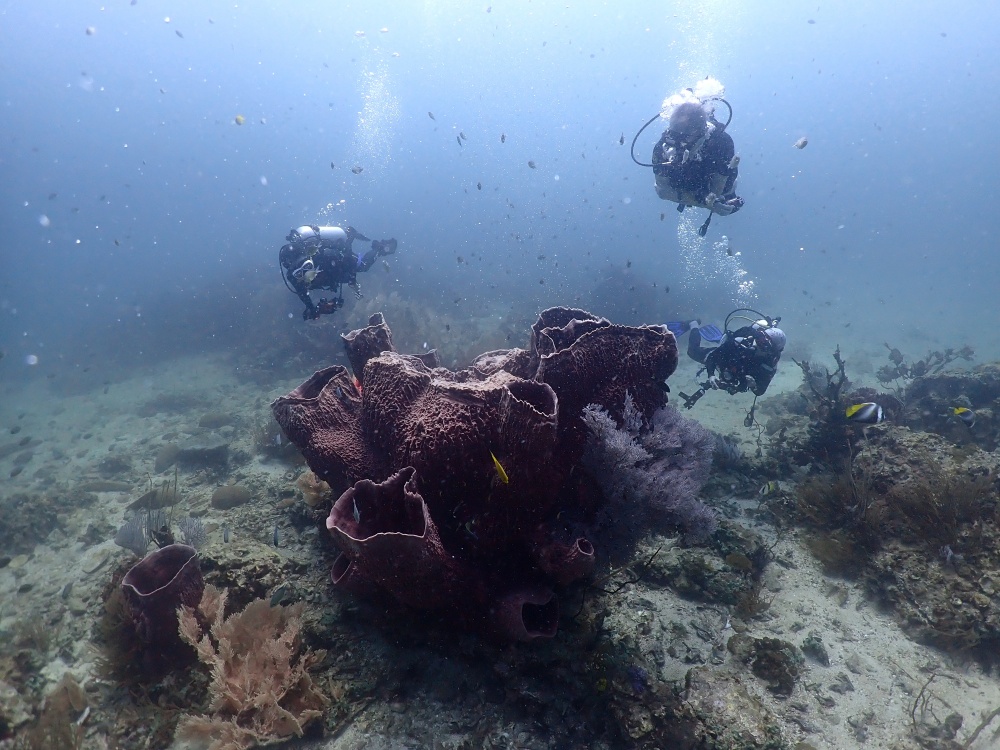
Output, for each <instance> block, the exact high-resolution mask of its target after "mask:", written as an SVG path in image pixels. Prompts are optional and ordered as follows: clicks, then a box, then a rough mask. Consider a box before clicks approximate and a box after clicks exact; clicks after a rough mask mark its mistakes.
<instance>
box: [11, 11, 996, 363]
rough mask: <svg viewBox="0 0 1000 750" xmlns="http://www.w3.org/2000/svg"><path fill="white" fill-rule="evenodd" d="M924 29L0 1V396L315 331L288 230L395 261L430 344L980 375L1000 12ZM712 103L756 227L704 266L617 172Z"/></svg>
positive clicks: (921, 17) (925, 16) (708, 249)
mask: <svg viewBox="0 0 1000 750" xmlns="http://www.w3.org/2000/svg"><path fill="white" fill-rule="evenodd" d="M943 8H944V6H943V5H942V4H941V3H940V2H931V1H926V2H910V3H906V4H905V5H895V4H882V5H878V4H876V5H875V6H872V5H871V4H868V3H861V2H856V3H838V4H836V5H833V4H813V3H786V2H771V3H754V4H753V6H752V7H751V6H749V5H747V4H745V3H740V2H735V1H733V2H723V1H716V0H706V2H676V3H668V2H663V3H659V2H657V3H653V2H648V3H647V2H630V3H611V2H607V3H598V2H569V3H563V2H560V3H546V2H494V3H492V4H491V3H490V2H489V0H485V1H484V2H479V3H465V2H424V3H401V2H381V3H379V2H357V3H348V2H337V3H318V2H317V3H305V2H296V3H264V2H253V3H246V4H243V3H215V2H197V3H196V2H169V3H163V2H148V1H146V0H137V1H136V2H134V3H131V4H130V3H129V2H128V1H127V0H123V1H120V2H112V3H107V4H100V3H87V2H84V3H65V2H56V1H55V0H41V1H39V2H31V3H28V2H16V1H11V2H7V3H6V4H5V6H4V7H3V8H2V10H0V29H2V31H3V38H4V44H3V45H2V51H0V64H2V83H0V87H2V97H0V101H2V106H3V113H4V116H3V119H2V122H0V132H2V136H3V142H4V148H3V155H2V157H0V158H2V160H3V173H4V180H3V184H2V186H0V199H2V200H0V211H2V226H3V227H4V237H3V240H2V245H0V247H2V257H3V266H4V273H3V280H2V288H0V297H2V310H0V336H2V342H3V343H2V346H3V350H4V352H5V355H6V356H5V358H4V360H3V361H2V363H0V368H2V369H3V371H4V374H3V377H4V378H5V379H8V380H9V379H13V378H26V377H37V376H38V373H40V372H41V371H42V370H43V369H45V368H47V367H48V368H51V367H63V368H65V367H73V366H77V365H78V364H79V362H80V361H82V359H81V358H83V357H86V356H88V354H89V355H90V356H91V357H92V358H94V359H96V360H98V361H111V360H113V361H114V362H115V366H116V367H117V368H122V367H127V366H128V365H129V363H130V362H132V361H140V360H142V359H143V358H149V357H151V356H154V352H156V351H159V352H176V351H181V352H183V351H185V350H187V349H190V350H198V349H204V348H212V347H227V346H231V345H234V344H238V343H239V340H240V339H241V338H246V337H247V335H249V334H250V333H252V330H253V327H252V324H251V322H250V321H253V320H258V319H262V318H268V319H275V318H284V319H285V320H286V321H287V322H286V323H285V324H283V325H285V327H286V328H287V329H294V328H301V327H302V326H303V325H308V324H304V323H303V322H302V320H301V319H299V317H298V314H299V312H300V309H301V308H300V306H299V303H298V301H297V300H296V299H295V297H294V296H293V295H291V294H289V293H288V292H287V291H286V290H285V289H284V288H283V286H282V282H281V277H280V275H279V272H278V267H277V260H276V256H277V250H278V248H279V247H280V246H281V244H283V241H284V236H285V234H286V233H287V232H288V230H289V228H291V227H294V226H298V225H301V224H304V223H320V224H323V223H330V224H339V223H344V224H348V223H349V224H351V225H353V226H355V227H357V228H359V230H360V231H362V232H364V233H366V234H368V235H369V236H372V237H390V236H391V237H396V238H397V239H398V240H399V243H400V244H399V252H398V253H397V255H396V256H395V257H394V258H392V259H391V260H392V264H391V268H390V269H389V270H388V272H386V270H385V269H383V268H381V267H376V268H374V269H372V271H371V272H369V274H368V275H367V277H365V276H362V277H361V279H360V280H361V282H362V287H363V288H364V290H365V292H366V294H367V295H369V296H370V295H372V294H376V293H378V292H382V293H385V294H389V293H391V292H392V291H396V292H397V293H398V295H400V296H402V297H403V298H406V299H407V300H410V301H413V302H416V303H424V304H426V305H427V306H429V307H430V308H432V309H433V308H437V307H440V308H442V309H443V311H444V312H447V313H448V314H449V315H457V316H476V315H484V314H492V312H493V311H499V312H498V313H497V314H501V313H506V312H508V311H510V310H518V311H523V313H524V315H525V316H526V317H527V318H532V317H533V315H534V314H535V312H537V310H538V309H542V308H544V307H548V306H551V305H557V304H566V305H577V306H585V307H588V308H589V309H591V310H592V311H593V312H595V313H598V314H603V315H607V316H608V317H611V318H612V319H615V320H618V321H619V322H628V323H636V322H650V323H653V322H660V323H662V322H664V321H665V320H666V319H670V318H673V317H677V318H678V319H681V318H688V317H696V316H700V317H703V318H705V319H711V320H716V321H717V322H721V317H722V316H724V315H725V313H726V312H727V311H728V309H730V308H731V307H732V306H734V305H735V304H737V303H741V304H747V303H751V304H752V306H754V307H759V308H760V309H761V310H762V311H763V312H765V313H767V314H770V315H781V316H782V317H783V327H784V328H785V329H786V331H787V333H788V335H789V337H790V339H791V341H792V342H793V343H794V344H795V345H796V346H799V347H805V350H813V349H815V350H816V351H817V352H818V353H821V354H823V355H826V354H828V353H829V352H830V351H831V350H832V348H833V346H834V345H835V344H837V343H839V344H840V345H841V346H843V347H844V348H845V350H847V351H849V352H852V353H854V352H856V351H857V352H864V351H870V352H871V353H872V356H876V355H878V356H881V353H884V349H882V341H883V340H890V341H891V342H892V343H893V345H901V346H903V345H905V346H906V347H909V348H910V349H913V350H914V352H913V353H914V354H918V353H922V351H923V349H924V348H925V347H932V346H937V345H939V344H940V345H952V344H963V343H971V344H973V345H975V347H976V349H977V351H979V352H980V353H981V354H995V353H996V352H997V350H998V349H1000V336H998V334H997V332H996V329H995V326H992V325H990V323H991V322H992V320H991V317H990V315H989V313H990V311H991V310H993V309H994V308H995V290H996V284H997V281H998V280H1000V259H998V256H997V253H996V252H994V245H995V243H996V237H997V235H998V226H997V225H998V221H1000V219H998V218H997V213H996V212H995V211H992V210H991V208H990V201H991V199H992V196H993V195H995V194H996V193H997V177H996V174H995V163H994V161H995V160H994V159H993V158H992V151H991V148H992V145H991V144H992V143H993V142H994V140H995V131H994V125H995V123H996V121H997V115H998V113H997V107H998V105H997V102H996V101H995V98H993V97H992V96H990V94H989V92H991V91H992V90H993V89H995V86H996V82H997V80H998V73H1000V70H998V68H1000V62H998V55H997V52H996V41H995V39H994V38H993V35H992V34H991V29H993V28H995V26H996V21H997V16H998V14H1000V13H998V10H997V9H996V6H995V5H993V4H991V3H987V2H973V3H965V4H960V5H953V6H949V7H948V8H947V11H946V12H945V11H944V9H943ZM709 75H710V76H714V77H716V78H718V79H719V80H720V81H721V82H722V83H723V84H724V85H725V87H726V98H727V100H728V101H729V102H730V103H731V104H732V107H733V110H734V116H733V120H732V124H731V125H730V127H729V132H730V133H731V134H732V136H733V138H734V139H735V142H736V150H737V153H738V154H740V155H741V157H742V163H741V169H740V179H739V183H738V186H737V187H738V192H739V193H740V194H741V195H743V197H744V198H745V200H746V206H745V207H744V208H743V210H742V211H740V212H739V213H738V214H736V215H733V216H731V217H716V218H715V221H714V222H713V224H712V226H711V228H710V230H709V233H708V235H707V237H706V238H705V239H704V240H701V239H700V238H698V237H697V235H695V234H694V233H693V228H695V227H697V225H698V224H700V223H701V221H702V217H701V216H700V215H698V214H703V213H704V212H703V211H698V210H697V209H693V210H689V211H688V212H686V214H684V215H683V216H679V215H678V214H677V213H676V211H675V210H674V209H675V208H676V206H675V205H674V204H672V203H666V202H663V201H660V200H658V199H657V197H656V194H655V192H654V191H653V186H652V182H653V181H652V175H651V173H650V170H648V169H643V168H640V167H638V166H636V165H635V164H633V162H632V160H631V159H630V157H629V145H630V143H631V140H632V137H633V136H634V134H635V132H636V131H637V130H638V128H639V127H640V126H641V125H642V123H643V122H645V121H646V120H647V119H648V118H649V117H650V116H652V115H654V114H655V113H656V112H657V110H658V108H659V106H660V103H661V102H662V101H663V99H664V98H665V97H666V96H668V95H669V94H671V93H673V92H675V91H677V90H679V89H680V88H683V87H685V86H691V85H693V84H694V83H695V82H696V81H697V80H699V79H701V78H704V77H705V76H709ZM429 113H433V119H432V118H431V117H430V116H429ZM237 117H239V121H240V122H242V124H237ZM661 129H662V127H661V125H660V124H659V123H654V125H653V126H651V127H650V128H649V129H647V130H646V132H645V133H643V134H642V136H640V138H639V141H638V143H637V144H636V155H637V156H638V158H639V159H640V160H641V161H647V160H648V158H649V155H650V152H651V149H652V146H653V144H654V143H655V141H656V138H657V137H658V135H659V131H660V130H661ZM459 133H462V134H464V135H465V136H466V138H467V140H464V141H462V142H461V143H459V142H458V135H459ZM501 136H503V141H504V142H501ZM622 137H624V145H622V144H620V139H621V138H622ZM801 137H807V138H808V146H807V147H806V148H804V149H801V150H800V149H796V148H794V147H793V144H794V143H795V142H796V140H798V139H799V138H801ZM529 162H530V163H531V164H533V165H534V168H532V167H530V166H529ZM352 167H361V168H362V169H363V171H361V172H360V173H358V174H354V173H353V172H352ZM480 186H481V187H480ZM661 214H665V216H664V217H662V218H661ZM679 222H680V223H679ZM723 235H725V236H726V237H728V241H729V243H730V245H731V247H732V248H733V249H734V250H735V251H736V253H734V254H733V255H727V254H726V253H725V252H724V248H723V251H722V252H721V253H720V249H719V246H718V243H719V241H720V238H721V237H722V236H723ZM654 283H655V284H656V286H655V287H653V284H654ZM667 289H669V291H667ZM352 304H353V300H349V301H348V304H347V308H346V309H345V310H344V311H343V312H341V313H338V314H337V315H336V316H333V318H334V321H335V324H336V325H337V326H339V329H340V330H349V329H350V328H351V327H353V326H352V325H351V323H352V322H353V321H351V320H350V311H351V307H352ZM289 315H290V316H291V317H290V318H289ZM313 325H315V324H313ZM845 326H849V328H847V329H846V330H845ZM289 335H294V334H293V333H292V332H291V331H289ZM433 343H434V342H433V341H432V342H431V344H432V345H433ZM518 343H522V342H518ZM28 357H37V362H38V364H37V365H35V366H34V367H31V366H27V365H26V364H25V362H26V361H28V360H26V358H28ZM30 361H35V360H34V359H32V360H30ZM463 364H464V363H463Z"/></svg>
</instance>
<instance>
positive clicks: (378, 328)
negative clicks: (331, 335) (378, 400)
mask: <svg viewBox="0 0 1000 750" xmlns="http://www.w3.org/2000/svg"><path fill="white" fill-rule="evenodd" d="M340 338H341V339H343V341H344V348H345V349H346V350H347V359H348V361H349V362H350V363H351V369H352V370H353V371H354V375H355V376H356V377H357V379H358V381H360V382H364V372H365V365H366V364H367V363H368V360H369V359H371V358H372V357H377V356H378V355H379V354H381V353H382V352H394V351H396V347H394V346H393V345H392V331H390V330H389V326H387V325H386V324H385V318H383V317H382V313H375V314H373V315H372V316H371V317H369V318H368V325H367V326H365V327H364V328H359V329H358V330H356V331H351V332H350V333H343V334H341V335H340Z"/></svg>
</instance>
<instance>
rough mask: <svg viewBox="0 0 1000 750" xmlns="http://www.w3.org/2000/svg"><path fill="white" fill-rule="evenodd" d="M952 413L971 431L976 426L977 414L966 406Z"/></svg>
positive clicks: (955, 409) (958, 407) (953, 410)
mask: <svg viewBox="0 0 1000 750" xmlns="http://www.w3.org/2000/svg"><path fill="white" fill-rule="evenodd" d="M951 413H952V414H954V415H955V416H956V417H958V418H959V419H961V420H962V423H963V424H964V425H965V426H966V427H968V428H970V429H971V428H972V427H973V425H975V424H976V412H974V411H972V409H969V408H967V407H965V406H956V407H954V408H953V409H952V410H951Z"/></svg>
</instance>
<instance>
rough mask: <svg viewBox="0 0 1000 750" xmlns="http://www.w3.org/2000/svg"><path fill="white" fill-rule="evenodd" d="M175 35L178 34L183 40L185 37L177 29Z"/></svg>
mask: <svg viewBox="0 0 1000 750" xmlns="http://www.w3.org/2000/svg"><path fill="white" fill-rule="evenodd" d="M174 33H175V34H176V35H177V36H179V37H180V38H181V39H183V38H184V35H183V34H182V33H181V32H180V31H178V30H177V29H174Z"/></svg>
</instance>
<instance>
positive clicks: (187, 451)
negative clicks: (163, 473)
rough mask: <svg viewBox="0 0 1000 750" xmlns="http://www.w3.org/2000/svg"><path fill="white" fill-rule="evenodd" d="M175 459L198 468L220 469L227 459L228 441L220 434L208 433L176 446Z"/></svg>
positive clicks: (223, 466)
mask: <svg viewBox="0 0 1000 750" xmlns="http://www.w3.org/2000/svg"><path fill="white" fill-rule="evenodd" d="M177 461H178V463H181V464H184V465H186V466H191V467H195V468H200V469H222V468H225V466H226V464H227V463H228V461H229V442H228V441H227V440H226V439H225V438H224V437H222V436H221V435H216V434H208V435H203V436H201V437H198V438H194V439H192V440H189V441H187V442H186V443H181V444H180V445H179V446H177Z"/></svg>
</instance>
